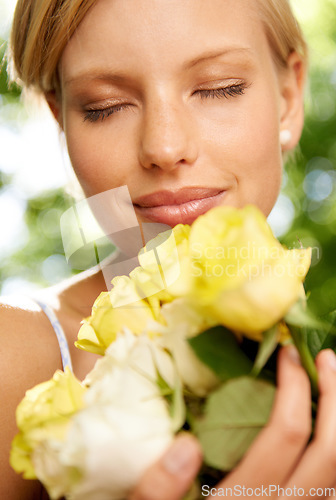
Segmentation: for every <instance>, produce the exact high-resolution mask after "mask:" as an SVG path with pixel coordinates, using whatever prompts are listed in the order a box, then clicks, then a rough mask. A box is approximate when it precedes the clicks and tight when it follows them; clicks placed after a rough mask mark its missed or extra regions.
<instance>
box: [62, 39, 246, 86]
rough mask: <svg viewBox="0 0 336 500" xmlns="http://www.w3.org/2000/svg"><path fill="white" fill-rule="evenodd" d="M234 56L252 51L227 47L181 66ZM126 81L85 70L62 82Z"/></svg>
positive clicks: (119, 76)
mask: <svg viewBox="0 0 336 500" xmlns="http://www.w3.org/2000/svg"><path fill="white" fill-rule="evenodd" d="M236 54H237V55H239V54H242V55H247V56H249V59H250V58H251V55H252V50H251V49H250V48H248V47H227V48H225V49H218V50H212V51H208V52H204V53H203V54H201V55H198V56H197V57H195V58H193V59H191V60H190V61H188V62H186V63H185V64H184V65H183V69H184V70H188V69H191V68H194V67H195V66H198V65H199V64H202V63H204V62H207V61H211V60H213V59H218V58H220V57H225V56H229V55H236ZM127 79H128V76H127V75H125V74H123V73H122V72H120V73H118V72H115V71H106V70H105V71H101V70H100V69H95V68H92V69H91V70H85V71H83V72H82V73H79V74H77V75H75V76H72V77H70V78H68V79H66V80H64V84H65V85H71V84H73V83H76V82H77V81H85V80H89V81H94V80H101V81H113V82H115V83H122V82H124V81H125V80H127Z"/></svg>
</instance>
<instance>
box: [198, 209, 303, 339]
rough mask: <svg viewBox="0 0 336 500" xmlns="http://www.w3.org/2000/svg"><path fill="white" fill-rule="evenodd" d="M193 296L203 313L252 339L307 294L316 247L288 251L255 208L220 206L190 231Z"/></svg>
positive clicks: (203, 217) (259, 337)
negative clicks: (304, 289) (308, 273)
mask: <svg viewBox="0 0 336 500" xmlns="http://www.w3.org/2000/svg"><path fill="white" fill-rule="evenodd" d="M189 244H190V253H191V268H192V276H193V287H192V292H191V295H192V296H193V298H194V300H195V301H196V302H197V303H198V304H199V305H200V307H201V308H202V310H203V314H209V315H210V316H212V317H213V318H215V319H216V320H217V321H218V323H220V324H222V325H224V326H226V327H227V328H230V329H232V330H234V331H236V332H240V333H243V334H245V335H246V336H248V337H250V338H252V339H255V340H261V332H263V331H265V330H267V329H268V328H270V327H271V326H272V325H274V324H275V323H276V322H278V321H279V320H280V319H281V318H283V317H284V315H285V314H286V312H287V311H288V310H289V309H290V308H291V306H292V305H293V304H294V303H295V302H296V301H297V300H298V299H299V297H300V296H301V295H302V293H303V285H302V282H303V280H304V278H305V276H306V274H307V272H308V269H309V265H310V260H311V250H310V249H295V250H287V249H285V248H284V247H283V246H282V245H281V244H280V243H279V242H278V240H277V239H276V238H275V237H274V236H273V234H272V231H271V229H270V227H269V226H268V224H267V221H266V219H265V217H264V216H263V214H262V213H261V212H260V211H259V210H258V209H257V208H256V207H254V206H247V207H245V208H243V209H240V210H238V209H235V208H232V207H217V208H214V209H213V210H211V211H209V212H208V213H207V214H205V215H203V216H201V217H199V218H198V219H197V220H196V221H195V222H194V224H193V225H192V227H191V232H190V239H189Z"/></svg>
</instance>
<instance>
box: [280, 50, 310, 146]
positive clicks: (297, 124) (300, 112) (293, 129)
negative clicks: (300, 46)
mask: <svg viewBox="0 0 336 500" xmlns="http://www.w3.org/2000/svg"><path fill="white" fill-rule="evenodd" d="M305 81H306V65H305V63H304V61H303V59H302V57H301V56H300V55H299V54H297V52H292V53H291V54H290V56H289V58H288V62H287V68H286V69H285V70H283V71H282V73H281V75H280V89H281V96H282V104H281V111H280V131H281V130H289V131H290V133H291V138H290V140H289V141H288V142H286V144H284V145H282V150H283V151H288V150H291V149H293V148H295V146H296V145H297V144H298V142H299V140H300V137H301V133H302V129H303V120H304V107H303V102H304V99H303V98H304V88H305Z"/></svg>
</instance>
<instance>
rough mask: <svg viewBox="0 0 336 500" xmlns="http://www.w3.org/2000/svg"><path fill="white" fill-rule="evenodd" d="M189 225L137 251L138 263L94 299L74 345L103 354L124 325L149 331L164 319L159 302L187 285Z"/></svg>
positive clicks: (134, 330)
mask: <svg viewBox="0 0 336 500" xmlns="http://www.w3.org/2000/svg"><path fill="white" fill-rule="evenodd" d="M189 232H190V227H189V226H183V225H182V224H179V225H178V226H176V227H175V228H174V229H173V230H172V231H171V230H170V231H166V232H164V233H161V234H159V235H158V236H157V237H156V238H154V239H152V240H151V241H150V242H149V243H148V244H147V245H146V247H144V248H143V249H142V250H141V252H140V253H139V262H140V266H138V267H136V268H135V269H134V270H133V271H132V272H131V273H130V275H129V277H128V276H118V277H116V278H114V279H113V280H112V284H113V285H114V286H113V288H112V290H111V291H110V292H103V293H101V294H100V295H99V297H98V298H97V300H96V301H95V303H94V305H93V308H92V314H91V316H90V317H89V318H87V319H85V320H84V321H83V324H82V327H81V329H80V330H79V333H78V341H77V342H76V346H77V347H79V348H81V349H84V350H86V351H90V352H94V353H97V354H104V352H105V350H106V348H107V347H108V346H109V345H110V344H111V343H112V342H114V341H115V339H116V336H117V334H118V333H119V332H122V330H123V327H127V328H129V329H130V330H131V331H132V332H133V333H135V334H140V333H142V332H144V331H146V332H147V333H149V334H150V333H151V332H150V326H148V325H150V322H151V320H155V321H158V322H160V323H161V322H164V319H163V317H162V315H161V309H160V307H161V305H162V304H164V303H169V302H171V301H172V300H173V299H174V297H175V295H176V294H183V293H185V292H186V290H187V288H188V287H190V272H189V260H190V259H189V252H188V248H189V244H188V235H189Z"/></svg>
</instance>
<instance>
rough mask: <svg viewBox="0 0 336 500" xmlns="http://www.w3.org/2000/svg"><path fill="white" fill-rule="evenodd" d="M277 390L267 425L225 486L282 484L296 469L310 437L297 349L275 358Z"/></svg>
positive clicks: (306, 395) (307, 404)
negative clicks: (276, 361)
mask: <svg viewBox="0 0 336 500" xmlns="http://www.w3.org/2000/svg"><path fill="white" fill-rule="evenodd" d="M277 379H278V389H277V392H276V397H275V402H274V405H273V409H272V414H271V417H270V421H269V423H268V425H267V426H266V427H265V428H264V429H263V430H262V431H261V432H260V434H259V435H258V437H257V438H256V440H255V441H254V442H253V444H252V446H251V447H250V449H249V450H248V452H247V454H246V455H245V457H244V458H243V460H242V462H241V463H240V464H239V465H238V467H237V468H236V470H235V471H234V472H233V473H231V474H230V475H229V476H228V477H227V478H226V479H225V480H224V482H223V483H224V484H225V486H226V485H231V486H234V485H235V484H238V485H241V484H242V478H244V485H245V486H246V487H249V488H256V487H258V486H260V485H270V484H273V485H274V484H276V485H281V484H282V482H283V481H284V480H285V479H286V478H287V477H288V475H289V474H290V473H291V472H292V471H293V469H294V468H295V466H296V464H297V462H298V460H299V458H300V456H301V455H302V453H303V451H304V449H305V447H306V445H307V442H308V440H309V437H310V433H311V409H310V405H311V403H310V400H311V395H310V383H309V379H308V377H307V375H306V373H305V371H304V369H303V368H302V366H301V364H300V361H299V356H298V353H297V351H296V349H295V348H294V347H292V346H288V347H285V348H283V349H282V350H281V351H280V353H279V357H278V373H277Z"/></svg>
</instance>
